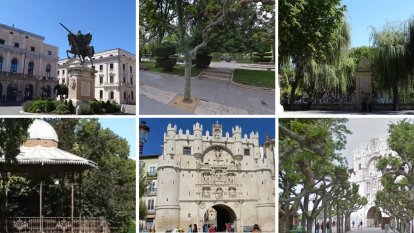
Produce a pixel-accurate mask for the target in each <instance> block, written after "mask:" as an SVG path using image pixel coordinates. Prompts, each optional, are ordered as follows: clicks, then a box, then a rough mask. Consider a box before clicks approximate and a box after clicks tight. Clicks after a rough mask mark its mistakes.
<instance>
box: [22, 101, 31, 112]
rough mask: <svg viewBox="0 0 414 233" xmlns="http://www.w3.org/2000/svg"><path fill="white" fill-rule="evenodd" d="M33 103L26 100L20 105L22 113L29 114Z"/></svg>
mask: <svg viewBox="0 0 414 233" xmlns="http://www.w3.org/2000/svg"><path fill="white" fill-rule="evenodd" d="M32 104H33V101H31V100H28V101H26V102H24V103H23V104H22V108H23V111H25V112H29V108H30V107H31V106H32Z"/></svg>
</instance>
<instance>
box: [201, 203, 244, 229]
mask: <svg viewBox="0 0 414 233" xmlns="http://www.w3.org/2000/svg"><path fill="white" fill-rule="evenodd" d="M236 220H237V217H236V213H234V211H233V210H232V209H231V208H230V207H229V206H227V205H223V204H218V205H214V206H212V207H210V208H208V209H207V211H206V213H205V215H204V222H205V223H206V224H209V225H210V224H214V226H216V231H217V232H225V231H226V223H233V224H234V228H235V229H236Z"/></svg>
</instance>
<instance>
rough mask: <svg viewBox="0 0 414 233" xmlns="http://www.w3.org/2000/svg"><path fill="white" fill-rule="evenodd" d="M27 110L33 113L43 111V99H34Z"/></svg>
mask: <svg viewBox="0 0 414 233" xmlns="http://www.w3.org/2000/svg"><path fill="white" fill-rule="evenodd" d="M29 112H35V113H41V112H45V106H44V101H43V100H35V101H34V102H33V104H32V106H31V108H29Z"/></svg>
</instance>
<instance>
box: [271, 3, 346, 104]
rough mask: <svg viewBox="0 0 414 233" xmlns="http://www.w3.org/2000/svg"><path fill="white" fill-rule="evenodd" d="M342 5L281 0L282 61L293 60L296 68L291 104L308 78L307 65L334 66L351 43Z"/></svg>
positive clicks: (280, 50) (280, 42)
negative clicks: (298, 89)
mask: <svg viewBox="0 0 414 233" xmlns="http://www.w3.org/2000/svg"><path fill="white" fill-rule="evenodd" d="M340 4H341V1H340V0H328V1H311V0H299V1H294V2H292V1H289V0H280V1H279V61H280V63H281V64H283V63H289V62H291V63H293V64H294V67H295V71H296V72H295V77H294V79H293V80H292V83H291V84H290V91H291V92H290V104H291V107H293V103H294V101H295V92H296V89H297V88H298V86H299V85H300V84H301V82H303V81H304V79H306V75H305V74H306V70H307V67H308V66H309V65H310V64H312V63H313V64H327V65H333V66H334V68H335V66H338V64H336V63H338V61H337V60H336V62H334V61H335V59H338V58H341V56H339V55H340V52H341V51H343V47H345V46H347V43H348V44H349V32H348V35H347V34H345V33H346V30H344V29H346V26H344V24H345V23H344V11H345V7H344V6H341V5H340ZM338 36H340V37H338ZM337 45H341V46H337ZM312 61H314V62H312ZM326 68H328V67H325V69H326ZM330 70H331V72H330V74H335V72H332V70H333V69H330ZM340 77H342V76H340ZM328 78H332V79H334V78H335V77H329V76H328ZM339 80H343V78H340V79H339ZM342 84H344V83H343V82H342ZM342 88H344V86H342Z"/></svg>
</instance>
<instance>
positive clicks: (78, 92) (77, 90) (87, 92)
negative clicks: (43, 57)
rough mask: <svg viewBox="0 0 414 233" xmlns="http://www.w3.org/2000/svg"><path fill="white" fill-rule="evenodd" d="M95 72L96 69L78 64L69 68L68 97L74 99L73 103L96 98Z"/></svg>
mask: <svg viewBox="0 0 414 233" xmlns="http://www.w3.org/2000/svg"><path fill="white" fill-rule="evenodd" d="M95 73H96V71H95V70H93V69H91V68H89V67H86V66H80V65H76V66H72V67H69V68H68V76H69V84H68V88H69V90H68V98H69V99H71V100H72V102H73V105H75V106H77V105H79V104H81V103H87V102H88V101H89V100H93V99H95Z"/></svg>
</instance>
